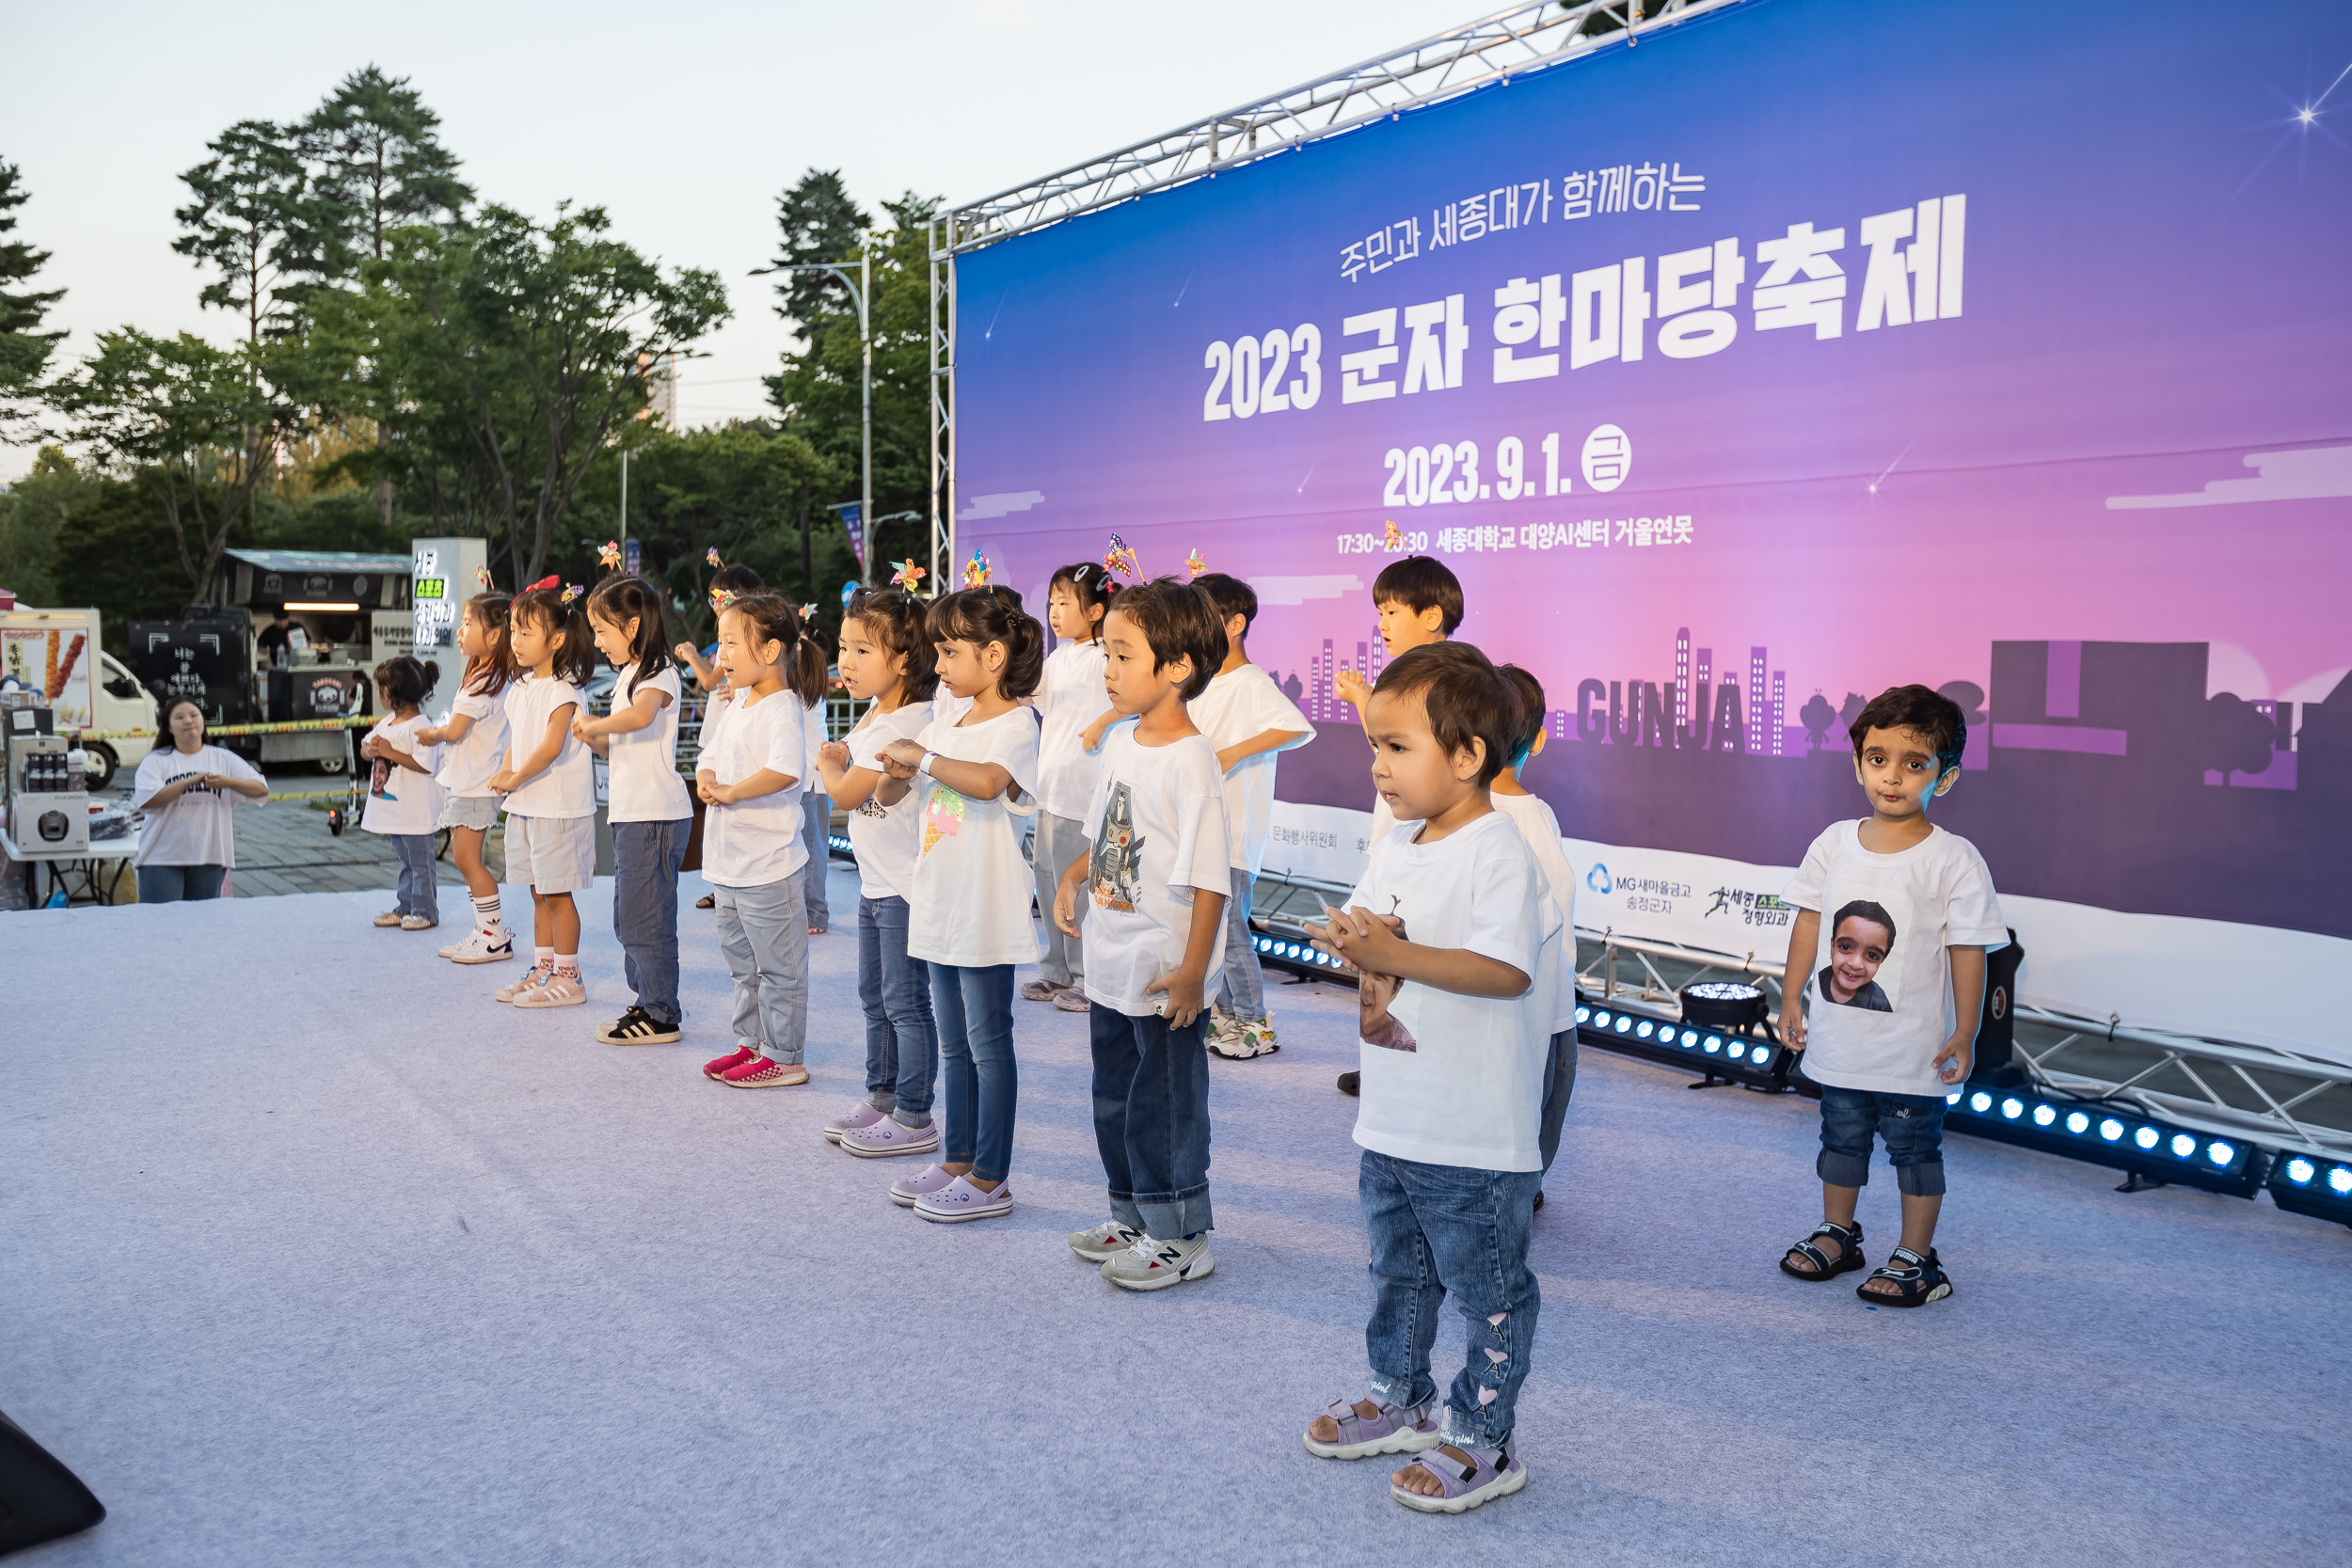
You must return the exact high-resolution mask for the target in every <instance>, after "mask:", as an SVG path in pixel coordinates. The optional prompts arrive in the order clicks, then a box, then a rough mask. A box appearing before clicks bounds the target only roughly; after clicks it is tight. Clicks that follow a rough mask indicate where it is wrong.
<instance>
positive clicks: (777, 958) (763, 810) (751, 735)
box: [694, 594, 810, 1089]
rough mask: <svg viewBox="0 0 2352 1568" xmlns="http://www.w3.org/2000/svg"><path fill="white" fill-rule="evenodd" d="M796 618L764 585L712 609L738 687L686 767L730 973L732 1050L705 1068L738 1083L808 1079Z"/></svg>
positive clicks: (802, 740) (772, 1084)
mask: <svg viewBox="0 0 2352 1568" xmlns="http://www.w3.org/2000/svg"><path fill="white" fill-rule="evenodd" d="M800 642H801V617H800V614H799V612H798V611H797V610H794V609H793V608H792V607H791V606H790V605H788V604H787V603H785V602H784V600H782V599H780V598H778V597H777V596H776V595H775V594H748V595H746V596H745V597H742V598H739V599H731V600H728V601H727V602H726V603H725V605H724V606H723V608H722V609H721V610H720V611H719V660H720V663H721V665H722V666H723V668H724V669H725V671H726V673H727V681H728V684H729V685H730V686H731V687H732V688H734V689H735V692H736V695H735V698H734V700H733V702H731V703H730V704H729V705H728V707H727V715H726V722H725V723H724V724H723V726H722V727H721V729H720V732H719V736H718V738H717V739H716V740H715V741H710V740H706V741H705V743H704V745H703V750H702V755H701V756H700V758H698V759H697V760H696V762H695V765H694V790H695V793H696V794H698V795H700V796H701V797H702V800H703V803H704V807H705V810H704V814H703V876H704V878H705V879H707V881H708V882H709V883H710V884H711V886H712V888H713V889H714V890H715V892H716V896H717V899H718V911H719V948H720V951H721V952H723V953H724V954H725V955H726V960H727V973H728V974H732V975H733V976H734V977H735V1049H734V1051H732V1052H730V1053H728V1054H726V1055H724V1056H721V1057H719V1058H718V1059H717V1060H715V1061H711V1062H707V1063H705V1064H704V1065H703V1076H704V1077H706V1078H710V1079H715V1080H716V1081H718V1082H719V1083H722V1084H725V1085H730V1086H732V1087H735V1088H739V1089H770V1088H790V1087H792V1086H794V1085H800V1084H805V1083H807V1082H808V1069H807V1068H805V1067H803V1065H802V1063H801V1054H802V1052H803V1049H804V1047H805V1045H806V1043H807V1038H808V912H807V910H806V909H805V907H804V906H803V902H802V887H803V883H804V882H805V881H806V879H807V875H808V851H807V850H806V848H805V847H803V845H802V842H801V781H802V779H803V778H805V777H806V776H807V774H808V770H809V766H810V758H809V756H808V731H807V728H806V724H805V721H803V712H804V711H805V710H804V709H803V705H802V703H801V700H800V698H799V697H798V696H796V695H795V694H794V693H793V690H792V688H791V669H792V654H793V650H794V649H796V648H798V647H799V646H800Z"/></svg>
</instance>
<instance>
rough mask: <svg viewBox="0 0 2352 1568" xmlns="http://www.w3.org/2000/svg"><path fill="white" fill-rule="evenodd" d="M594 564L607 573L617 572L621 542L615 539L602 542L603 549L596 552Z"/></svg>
mask: <svg viewBox="0 0 2352 1568" xmlns="http://www.w3.org/2000/svg"><path fill="white" fill-rule="evenodd" d="M596 564H597V565H599V566H601V567H603V568H604V569H605V570H606V571H608V572H617V571H619V570H620V569H621V542H620V541H619V540H617V539H607V540H606V541H605V542H604V547H603V548H602V549H600V550H598V551H597V552H596Z"/></svg>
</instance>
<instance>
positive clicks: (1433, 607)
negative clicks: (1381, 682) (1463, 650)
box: [1335, 555, 1462, 1095]
mask: <svg viewBox="0 0 2352 1568" xmlns="http://www.w3.org/2000/svg"><path fill="white" fill-rule="evenodd" d="M1372 606H1373V609H1374V610H1375V611H1377V612H1378V614H1379V617H1380V641H1381V643H1382V645H1383V646H1385V647H1386V648H1387V649H1388V651H1389V657H1391V658H1392V659H1394V658H1401V657H1404V656H1405V655H1406V654H1408V653H1410V652H1411V651H1412V650H1413V649H1415V648H1425V647H1428V646H1430V645H1432V644H1433V643H1438V642H1443V641H1446V639H1448V638H1450V637H1452V636H1453V635H1454V628H1455V627H1456V626H1460V625H1461V624H1462V580H1461V578H1457V577H1455V576H1454V574H1453V573H1452V572H1451V571H1449V570H1447V568H1446V564H1445V562H1442V561H1439V560H1438V559H1437V558H1436V557H1434V556H1426V555H1408V556H1406V557H1404V558H1403V559H1402V560H1398V561H1391V562H1389V563H1388V564H1387V565H1386V566H1383V567H1381V568H1380V575H1379V576H1378V577H1376V578H1373V579H1372ZM1335 684H1336V685H1337V686H1338V688H1339V693H1340V697H1341V698H1342V700H1343V701H1345V702H1348V703H1351V704H1353V705H1355V708H1356V712H1357V716H1358V717H1359V718H1361V717H1362V715H1363V711H1364V705H1365V704H1366V703H1367V702H1369V701H1370V700H1371V698H1372V688H1371V687H1370V686H1369V685H1368V684H1366V682H1365V680H1364V675H1363V672H1362V671H1360V670H1343V671H1341V672H1340V673H1339V676H1338V678H1337V680H1336V682H1335ZM1395 826H1396V816H1395V815H1394V814H1393V813H1392V812H1391V810H1390V809H1389V802H1388V800H1387V798H1386V797H1384V796H1379V795H1375V796H1374V797H1373V800H1372V832H1371V835H1370V842H1372V843H1374V844H1377V843H1379V842H1380V840H1381V839H1383V838H1385V837H1387V836H1388V832H1389V830H1390V829H1391V828H1393V827H1395ZM1357 1082H1358V1075H1357V1074H1356V1073H1353V1072H1343V1073H1341V1074H1340V1093H1342V1094H1349V1095H1352V1094H1354V1093H1355V1092H1356V1090H1357Z"/></svg>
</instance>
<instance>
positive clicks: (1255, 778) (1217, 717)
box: [1185, 572, 1315, 1061]
mask: <svg viewBox="0 0 2352 1568" xmlns="http://www.w3.org/2000/svg"><path fill="white" fill-rule="evenodd" d="M1192 585H1193V586H1194V587H1195V588H1198V589H1200V591H1201V592H1202V593H1203V594H1207V595H1208V596H1209V603H1210V604H1211V605H1213V606H1215V607H1216V614H1217V620H1218V622H1219V623H1220V624H1221V626H1223V629H1224V636H1225V643H1224V650H1225V652H1224V657H1223V658H1222V659H1221V660H1220V661H1219V662H1218V665H1217V671H1216V678H1215V679H1213V680H1211V681H1210V682H1209V685H1208V689H1206V690H1204V691H1202V692H1201V693H1200V695H1199V696H1198V697H1195V698H1193V699H1192V700H1191V701H1190V702H1189V703H1187V704H1186V705H1185V709H1186V711H1187V712H1189V713H1190V714H1191V715H1192V721H1193V722H1194V723H1196V724H1198V725H1200V733H1201V734H1202V735H1205V736H1208V737H1209V741H1210V743H1211V744H1212V745H1214V746H1215V747H1216V760H1217V764H1218V766H1219V767H1221V768H1223V769H1224V772H1225V819H1226V826H1227V830H1228V833H1229V840H1228V843H1227V846H1226V847H1227V849H1228V850H1229V851H1230V862H1229V864H1230V869H1231V871H1232V897H1230V898H1228V899H1227V900H1226V903H1225V967H1224V972H1223V974H1222V975H1221V976H1220V977H1219V979H1218V981H1217V986H1216V991H1215V992H1214V993H1213V1000H1212V1001H1211V1003H1210V1006H1209V1049H1210V1050H1211V1051H1214V1052H1216V1053H1217V1054H1218V1055H1220V1056H1225V1057H1230V1058H1232V1059H1233V1060H1236V1061H1246V1060H1248V1058H1250V1057H1252V1056H1263V1055H1266V1054H1268V1053H1271V1052H1273V1051H1275V1050H1276V1049H1278V1042H1277V1041H1276V1039H1275V1035H1274V1020H1273V1019H1272V1018H1271V1017H1269V1016H1268V1015H1267V1013H1266V1006H1265V981H1264V978H1263V975H1262V974H1261V973H1260V971H1259V968H1258V948H1257V944H1256V943H1255V942H1251V941H1250V940H1249V902H1250V894H1251V892H1252V890H1253V889H1254V888H1255V887H1256V885H1257V881H1258V869H1259V867H1260V866H1262V865H1263V864H1264V863H1265V846H1266V839H1267V836H1268V835H1269V834H1271V833H1272V832H1273V831H1274V769H1275V765H1276V763H1277V762H1279V760H1280V757H1281V754H1282V753H1283V752H1287V751H1291V750H1293V749H1295V748H1296V747H1300V746H1304V745H1306V744H1307V742H1309V741H1311V740H1312V739H1313V738H1314V737H1315V732H1314V726H1313V725H1311V724H1310V723H1308V722H1307V716H1306V715H1305V714H1303V713H1301V712H1299V711H1298V705H1297V704H1295V703H1294V702H1292V701H1291V700H1290V699H1289V698H1288V697H1285V696H1284V695H1282V689H1281V688H1280V687H1279V686H1277V685H1275V684H1274V677H1273V676H1271V675H1269V674H1267V673H1265V672H1264V671H1263V670H1261V669H1259V668H1258V667H1257V666H1256V665H1254V664H1252V663H1250V662H1249V647H1248V637H1249V625H1250V623H1251V622H1253V621H1255V620H1256V619H1257V618H1258V593H1257V590H1256V589H1254V588H1252V587H1250V586H1249V584H1248V583H1246V582H1244V581H1242V580H1241V578H1237V577H1232V576H1230V575H1229V574H1227V573H1224V572H1204V573H1202V574H1201V575H1200V576H1199V577H1197V578H1193V579H1192Z"/></svg>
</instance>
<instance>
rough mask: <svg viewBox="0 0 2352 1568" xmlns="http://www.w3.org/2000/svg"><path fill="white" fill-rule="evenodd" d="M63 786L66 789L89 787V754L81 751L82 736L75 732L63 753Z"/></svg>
mask: <svg viewBox="0 0 2352 1568" xmlns="http://www.w3.org/2000/svg"><path fill="white" fill-rule="evenodd" d="M65 786H66V788H68V789H76V790H78V789H87V788H88V787H89V753H88V752H85V751H84V750H82V736H81V735H80V733H79V732H76V733H75V735H74V736H73V738H72V740H71V741H69V742H68V743H67V751H66V753H65Z"/></svg>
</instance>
